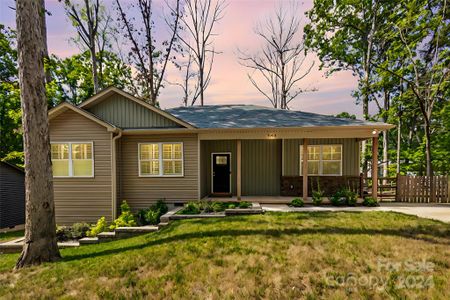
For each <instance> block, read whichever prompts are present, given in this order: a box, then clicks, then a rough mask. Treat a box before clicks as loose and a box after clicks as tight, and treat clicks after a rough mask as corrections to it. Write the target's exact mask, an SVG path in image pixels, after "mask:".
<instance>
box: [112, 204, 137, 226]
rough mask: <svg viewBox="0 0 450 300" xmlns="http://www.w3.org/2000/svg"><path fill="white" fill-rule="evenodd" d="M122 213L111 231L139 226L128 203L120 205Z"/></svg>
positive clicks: (113, 223)
mask: <svg viewBox="0 0 450 300" xmlns="http://www.w3.org/2000/svg"><path fill="white" fill-rule="evenodd" d="M120 211H121V214H120V216H119V217H118V218H117V219H115V220H114V222H112V224H111V225H110V226H109V229H111V230H114V229H116V228H117V227H131V226H136V225H137V224H136V221H135V220H134V215H133V214H132V213H131V209H130V206H129V205H128V203H127V201H123V202H122V204H121V205H120Z"/></svg>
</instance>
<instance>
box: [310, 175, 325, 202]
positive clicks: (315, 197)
mask: <svg viewBox="0 0 450 300" xmlns="http://www.w3.org/2000/svg"><path fill="white" fill-rule="evenodd" d="M323 194H324V191H322V189H321V188H320V179H319V177H317V190H314V189H313V191H312V201H313V203H314V205H320V204H322V200H323Z"/></svg>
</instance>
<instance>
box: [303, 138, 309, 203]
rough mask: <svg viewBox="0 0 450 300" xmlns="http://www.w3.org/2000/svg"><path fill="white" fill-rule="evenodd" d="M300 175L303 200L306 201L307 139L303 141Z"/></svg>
mask: <svg viewBox="0 0 450 300" xmlns="http://www.w3.org/2000/svg"><path fill="white" fill-rule="evenodd" d="M302 175H303V200H304V201H306V200H307V199H308V139H303V163H302Z"/></svg>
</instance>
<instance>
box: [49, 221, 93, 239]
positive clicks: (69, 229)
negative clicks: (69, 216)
mask: <svg viewBox="0 0 450 300" xmlns="http://www.w3.org/2000/svg"><path fill="white" fill-rule="evenodd" d="M89 229H90V226H89V224H87V223H75V224H73V225H72V226H57V227H56V239H57V240H58V241H59V242H62V241H67V240H78V239H81V238H84V237H86V234H87V232H88V231H89Z"/></svg>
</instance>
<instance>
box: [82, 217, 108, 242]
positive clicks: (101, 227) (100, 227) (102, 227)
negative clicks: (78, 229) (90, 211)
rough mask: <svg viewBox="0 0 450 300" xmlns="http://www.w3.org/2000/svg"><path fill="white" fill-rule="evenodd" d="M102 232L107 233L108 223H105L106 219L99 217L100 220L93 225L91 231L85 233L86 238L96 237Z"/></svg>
mask: <svg viewBox="0 0 450 300" xmlns="http://www.w3.org/2000/svg"><path fill="white" fill-rule="evenodd" d="M104 231H109V227H108V223H106V218H105V217H101V218H100V219H98V221H97V224H95V226H94V227H92V228H91V230H89V231H88V232H87V236H92V237H94V236H97V234H99V233H100V232H104Z"/></svg>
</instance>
